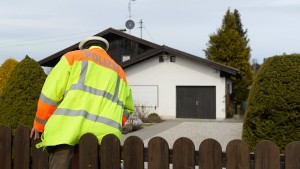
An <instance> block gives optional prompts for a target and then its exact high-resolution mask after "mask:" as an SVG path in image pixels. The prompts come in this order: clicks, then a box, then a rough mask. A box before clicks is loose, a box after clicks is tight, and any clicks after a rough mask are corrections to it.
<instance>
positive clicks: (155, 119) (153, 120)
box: [147, 113, 162, 123]
mask: <svg viewBox="0 0 300 169" xmlns="http://www.w3.org/2000/svg"><path fill="white" fill-rule="evenodd" d="M161 121H162V120H161V118H160V117H159V115H158V114H157V113H151V114H149V116H148V117H147V122H148V123H160V122H161Z"/></svg>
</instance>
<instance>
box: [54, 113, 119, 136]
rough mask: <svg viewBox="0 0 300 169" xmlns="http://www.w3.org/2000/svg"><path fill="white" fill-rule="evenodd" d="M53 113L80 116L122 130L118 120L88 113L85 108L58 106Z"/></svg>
mask: <svg viewBox="0 0 300 169" xmlns="http://www.w3.org/2000/svg"><path fill="white" fill-rule="evenodd" d="M54 114H55V115H64V116H80V117H83V118H85V119H87V120H90V121H93V122H98V123H103V124H106V125H108V126H111V127H113V128H116V129H118V130H120V131H122V126H121V125H120V124H119V123H118V122H116V121H114V120H111V119H109V118H106V117H102V116H97V115H94V114H90V113H89V112H87V111H85V110H70V109H62V108H59V109H57V111H55V113H54Z"/></svg>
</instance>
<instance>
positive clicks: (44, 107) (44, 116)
mask: <svg viewBox="0 0 300 169" xmlns="http://www.w3.org/2000/svg"><path fill="white" fill-rule="evenodd" d="M56 108H57V106H55V105H50V104H48V103H46V102H44V101H42V100H41V99H40V100H39V101H38V110H37V113H36V117H35V119H34V126H35V129H36V130H37V131H39V132H43V131H44V126H45V124H46V122H47V120H48V119H49V117H50V116H51V115H52V114H53V112H54V111H55V110H56Z"/></svg>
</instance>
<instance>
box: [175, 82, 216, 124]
mask: <svg viewBox="0 0 300 169" xmlns="http://www.w3.org/2000/svg"><path fill="white" fill-rule="evenodd" d="M176 117H177V118H197V119H215V118H216V87H215V86H177V87H176Z"/></svg>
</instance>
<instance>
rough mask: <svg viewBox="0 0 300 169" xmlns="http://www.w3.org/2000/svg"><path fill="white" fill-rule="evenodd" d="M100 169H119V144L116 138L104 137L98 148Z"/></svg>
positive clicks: (113, 136) (110, 135)
mask: <svg viewBox="0 0 300 169" xmlns="http://www.w3.org/2000/svg"><path fill="white" fill-rule="evenodd" d="M100 158H101V164H100V166H101V169H106V168H110V169H120V163H121V143H120V140H119V138H118V137H117V136H115V135H113V134H108V135H106V136H104V138H103V139H102V141H101V146H100Z"/></svg>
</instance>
